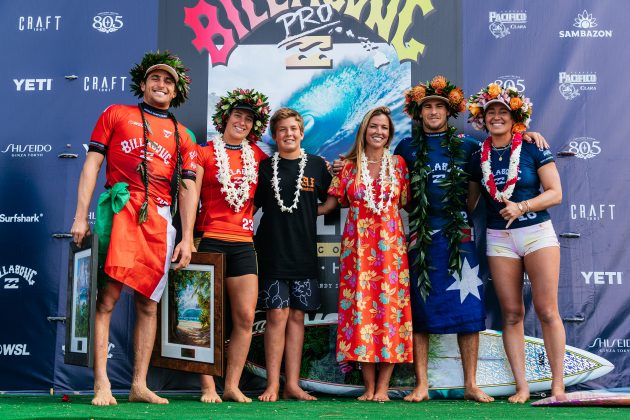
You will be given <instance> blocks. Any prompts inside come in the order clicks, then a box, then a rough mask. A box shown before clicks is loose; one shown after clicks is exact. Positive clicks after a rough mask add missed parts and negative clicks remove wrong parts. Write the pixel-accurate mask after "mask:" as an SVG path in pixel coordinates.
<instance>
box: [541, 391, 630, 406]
mask: <svg viewBox="0 0 630 420" xmlns="http://www.w3.org/2000/svg"><path fill="white" fill-rule="evenodd" d="M628 391H629V389H628V388H617V389H596V390H592V391H576V392H568V393H567V394H566V396H565V397H566V398H564V399H562V400H557V399H556V397H548V398H543V399H542V400H538V401H536V402H533V403H532V405H533V406H534V407H572V406H580V407H586V406H609V405H610V406H628V405H630V392H628Z"/></svg>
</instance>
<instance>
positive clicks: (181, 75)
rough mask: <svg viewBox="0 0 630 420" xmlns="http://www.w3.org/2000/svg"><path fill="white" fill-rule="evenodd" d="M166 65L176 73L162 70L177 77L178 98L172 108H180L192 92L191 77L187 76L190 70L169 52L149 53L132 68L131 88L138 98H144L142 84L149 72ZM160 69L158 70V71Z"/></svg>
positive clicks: (172, 102) (174, 100) (173, 102)
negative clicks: (190, 91) (153, 68)
mask: <svg viewBox="0 0 630 420" xmlns="http://www.w3.org/2000/svg"><path fill="white" fill-rule="evenodd" d="M160 64H161V65H166V66H168V67H170V69H171V70H172V71H173V72H174V73H175V74H174V75H173V73H172V72H171V70H169V69H168V68H166V69H165V68H162V69H165V70H166V71H168V72H169V73H170V74H171V75H173V76H177V77H174V78H175V79H176V80H175V88H176V89H177V96H175V99H173V100H172V101H171V106H173V107H175V108H176V107H178V106H180V105H181V104H183V103H184V102H186V99H188V92H189V90H190V86H189V85H190V77H189V76H188V75H187V74H186V72H187V71H188V69H187V68H186V67H184V64H183V63H182V62H181V60H180V59H179V57H177V56H176V55H173V54H171V53H170V52H168V51H164V52H159V51H158V52H155V53H154V52H148V53H146V54H145V55H144V57H143V58H142V61H141V62H140V63H139V64H136V65H135V66H133V67H132V68H131V70H130V71H129V74H130V75H131V85H130V86H129V88H130V89H131V92H132V93H133V94H134V95H135V96H137V97H138V98H142V97H143V95H144V92H142V89H141V87H140V84H141V83H142V82H144V81H145V79H146V77H147V76H148V75H147V71H148V70H149V69H151V68H152V67H154V66H158V65H160ZM157 69H159V67H158V68H156V70H157Z"/></svg>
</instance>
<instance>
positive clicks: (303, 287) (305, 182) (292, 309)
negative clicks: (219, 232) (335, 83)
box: [254, 108, 331, 401]
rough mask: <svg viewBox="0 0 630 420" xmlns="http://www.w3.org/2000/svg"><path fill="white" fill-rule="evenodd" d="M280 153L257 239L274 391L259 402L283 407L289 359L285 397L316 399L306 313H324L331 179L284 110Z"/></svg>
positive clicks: (296, 117)
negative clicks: (325, 212) (324, 215)
mask: <svg viewBox="0 0 630 420" xmlns="http://www.w3.org/2000/svg"><path fill="white" fill-rule="evenodd" d="M270 129H271V135H272V137H273V139H274V140H275V142H276V143H277V145H278V152H276V153H274V155H273V156H272V157H271V158H269V159H266V160H264V161H262V162H261V163H260V169H259V174H258V187H257V189H256V195H255V197H254V204H255V205H256V207H259V208H262V211H263V215H262V218H261V220H260V225H259V226H258V230H257V232H256V237H255V240H254V242H255V245H256V252H257V254H258V269H259V278H260V291H259V300H258V303H259V308H260V309H264V310H266V311H267V326H266V330H265V360H266V365H267V389H266V390H265V392H264V393H263V394H262V395H260V396H259V397H258V399H259V400H260V401H277V400H278V394H279V390H280V365H281V364H282V356H283V353H284V362H285V363H284V365H285V374H286V383H285V386H284V392H283V398H285V399H288V398H294V399H298V400H309V401H310V400H315V399H316V398H315V397H313V396H311V395H309V394H308V393H306V392H305V391H304V390H302V389H301V388H300V386H299V384H298V381H299V373H300V364H301V361H302V347H303V344H304V313H305V312H311V311H315V310H317V309H318V308H319V306H320V293H319V284H318V281H317V277H318V271H319V270H318V265H317V228H316V221H317V206H318V202H319V201H325V200H326V196H327V191H328V186H329V185H330V181H331V175H330V174H329V173H328V169H327V167H326V162H325V161H324V159H322V158H321V157H319V156H315V155H310V154H306V152H305V151H304V149H301V148H300V143H301V141H302V138H303V137H304V120H303V119H302V116H301V115H300V114H299V113H298V112H297V111H294V110H292V109H289V108H281V109H279V110H277V111H276V112H275V114H274V115H273V116H272V117H271V121H270Z"/></svg>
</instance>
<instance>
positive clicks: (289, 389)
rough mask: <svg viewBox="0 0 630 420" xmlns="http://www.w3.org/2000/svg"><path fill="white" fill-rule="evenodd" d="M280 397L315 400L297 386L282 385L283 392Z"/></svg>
mask: <svg viewBox="0 0 630 420" xmlns="http://www.w3.org/2000/svg"><path fill="white" fill-rule="evenodd" d="M282 398H284V399H285V400H299V401H316V400H317V398H315V397H314V396H312V395H311V394H309V393H308V392H306V391H304V390H303V389H302V388H300V387H299V386H287V385H285V386H284V392H283V393H282Z"/></svg>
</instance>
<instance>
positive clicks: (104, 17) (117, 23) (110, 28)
mask: <svg viewBox="0 0 630 420" xmlns="http://www.w3.org/2000/svg"><path fill="white" fill-rule="evenodd" d="M123 26H125V23H124V22H123V17H122V16H121V15H119V14H118V13H116V12H101V13H99V14H97V15H96V16H94V18H93V19H92V28H94V29H96V30H97V31H99V32H101V33H104V34H111V33H112V32H116V31H117V30H119V29H120V28H122V27H123Z"/></svg>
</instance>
